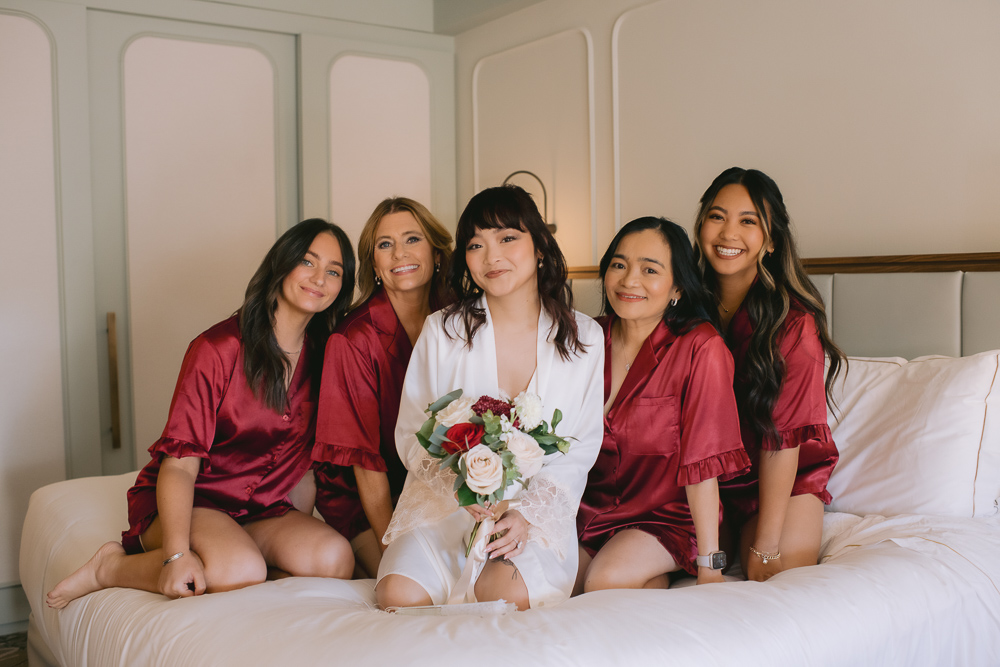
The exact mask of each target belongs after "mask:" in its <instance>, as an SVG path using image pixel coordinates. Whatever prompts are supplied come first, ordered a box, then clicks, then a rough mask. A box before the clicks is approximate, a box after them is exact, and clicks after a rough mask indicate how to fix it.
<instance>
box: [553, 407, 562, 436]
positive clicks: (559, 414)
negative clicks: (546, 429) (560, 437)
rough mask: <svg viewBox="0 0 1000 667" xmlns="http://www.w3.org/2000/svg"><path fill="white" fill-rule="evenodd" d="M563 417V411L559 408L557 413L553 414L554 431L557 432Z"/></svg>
mask: <svg viewBox="0 0 1000 667" xmlns="http://www.w3.org/2000/svg"><path fill="white" fill-rule="evenodd" d="M562 417H563V415H562V411H561V410H560V409H559V408H556V411H555V412H553V413H552V430H553V431H554V430H556V426H558V425H559V422H561V421H562Z"/></svg>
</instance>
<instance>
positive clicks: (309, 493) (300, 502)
mask: <svg viewBox="0 0 1000 667" xmlns="http://www.w3.org/2000/svg"><path fill="white" fill-rule="evenodd" d="M288 500H289V501H291V503H292V506H293V507H294V508H295V509H297V510H298V511H300V512H302V513H303V514H312V512H313V508H314V507H316V476H315V475H313V471H312V470H307V471H306V474H305V477H303V478H302V479H301V480H300V481H299V483H298V484H296V485H295V488H294V489H292V492H291V493H289V494H288Z"/></svg>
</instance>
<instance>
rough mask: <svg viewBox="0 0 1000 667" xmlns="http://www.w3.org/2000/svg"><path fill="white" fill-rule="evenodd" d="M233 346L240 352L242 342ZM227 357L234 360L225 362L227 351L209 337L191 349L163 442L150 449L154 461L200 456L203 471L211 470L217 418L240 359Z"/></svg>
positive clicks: (183, 364)
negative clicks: (163, 458)
mask: <svg viewBox="0 0 1000 667" xmlns="http://www.w3.org/2000/svg"><path fill="white" fill-rule="evenodd" d="M230 342H231V343H232V345H235V346H236V349H238V347H239V341H238V340H236V339H234V340H233V341H230ZM232 345H230V346H232ZM226 356H228V357H231V358H229V359H224V358H223V350H221V349H220V347H218V346H217V345H216V344H215V343H214V342H213V341H211V340H209V338H208V336H206V335H205V334H203V335H201V336H199V337H198V338H196V339H194V341H192V342H191V345H189V346H188V350H187V352H186V353H185V355H184V361H183V363H182V364H181V370H180V374H179V375H178V377H177V386H176V388H175V389H174V396H173V399H172V400H171V402H170V413H169V415H168V417H167V425H166V426H165V427H164V428H163V434H162V435H161V436H160V439H159V440H157V441H156V442H154V443H153V445H152V446H151V447H150V448H149V453H150V454H151V455H152V456H153V457H154V458H155V457H157V456H163V455H166V456H172V457H175V458H185V457H188V456H197V457H199V458H202V459H204V461H203V462H202V464H203V466H204V467H203V470H204V471H206V472H207V471H208V470H209V469H210V463H209V457H210V454H209V451H210V450H211V449H212V445H213V443H214V441H215V426H216V415H217V414H218V411H219V406H220V405H221V403H222V398H223V396H225V393H226V390H227V389H228V386H229V381H230V379H231V378H232V372H233V368H232V365H233V364H234V363H236V356H237V355H236V354H229V355H226Z"/></svg>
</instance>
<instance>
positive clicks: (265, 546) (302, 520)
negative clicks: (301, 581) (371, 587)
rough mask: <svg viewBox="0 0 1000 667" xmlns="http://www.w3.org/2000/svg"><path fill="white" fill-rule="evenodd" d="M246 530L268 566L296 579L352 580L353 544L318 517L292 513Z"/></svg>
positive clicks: (263, 520)
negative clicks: (326, 578) (328, 578)
mask: <svg viewBox="0 0 1000 667" xmlns="http://www.w3.org/2000/svg"><path fill="white" fill-rule="evenodd" d="M243 528H244V530H246V533H247V535H249V536H250V538H251V539H252V540H253V542H254V544H256V545H257V548H258V549H260V553H261V554H263V556H264V561H265V562H266V563H267V564H268V566H270V567H275V568H278V569H280V570H284V571H285V572H287V573H288V574H290V575H292V576H293V577H331V578H335V579H349V578H350V577H351V573H352V572H353V571H354V554H353V553H352V551H351V544H350V542H348V541H347V540H346V539H344V537H343V536H342V535H341V534H340V533H338V532H337V531H336V530H334V529H333V528H331V527H330V526H328V525H326V524H325V523H324V522H322V521H320V520H319V519H317V518H316V517H314V516H310V515H307V514H303V513H302V512H299V511H298V510H291V511H290V512H288V513H287V514H285V515H283V516H279V517H274V518H271V519H261V520H260V521H254V522H252V523H248V524H246V525H245V526H244V527H243Z"/></svg>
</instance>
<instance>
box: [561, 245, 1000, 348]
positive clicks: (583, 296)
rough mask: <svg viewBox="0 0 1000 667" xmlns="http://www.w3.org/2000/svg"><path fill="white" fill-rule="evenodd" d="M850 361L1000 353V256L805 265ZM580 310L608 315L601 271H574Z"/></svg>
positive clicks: (829, 260) (820, 260)
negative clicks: (602, 311) (599, 276)
mask: <svg viewBox="0 0 1000 667" xmlns="http://www.w3.org/2000/svg"><path fill="white" fill-rule="evenodd" d="M803 263H804V264H805V266H806V268H807V269H808V271H809V272H810V274H811V276H812V279H813V282H814V283H815V284H816V287H817V288H818V289H819V291H820V294H822V295H823V301H824V302H825V303H826V305H827V315H828V317H829V320H830V328H831V331H832V333H833V338H834V340H835V341H836V342H837V344H838V345H839V346H840V347H841V349H843V350H844V352H846V353H847V354H848V355H851V356H865V357H883V356H885V357H888V356H898V357H904V358H907V359H913V358H915V357H919V356H923V355H928V354H943V355H947V356H951V357H957V356H963V355H970V354H976V353H977V352H983V351H986V350H995V349H1000V253H964V254H949V255H885V256H880V257H826V258H817V259H806V260H803ZM570 279H571V280H572V286H573V295H574V299H575V302H576V307H577V309H579V310H582V311H583V312H585V313H587V314H588V315H597V314H598V313H599V312H600V308H601V291H600V282H599V281H598V279H597V267H580V268H575V269H570Z"/></svg>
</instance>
